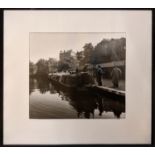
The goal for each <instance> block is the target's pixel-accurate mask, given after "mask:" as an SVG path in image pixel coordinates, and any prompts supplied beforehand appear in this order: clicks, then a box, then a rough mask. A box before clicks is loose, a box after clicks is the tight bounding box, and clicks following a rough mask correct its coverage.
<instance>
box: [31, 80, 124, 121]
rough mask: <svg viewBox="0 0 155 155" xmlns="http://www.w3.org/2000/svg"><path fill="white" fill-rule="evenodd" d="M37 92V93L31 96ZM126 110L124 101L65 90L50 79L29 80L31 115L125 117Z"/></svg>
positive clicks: (95, 94)
mask: <svg viewBox="0 0 155 155" xmlns="http://www.w3.org/2000/svg"><path fill="white" fill-rule="evenodd" d="M36 91H38V92H37V93H38V94H37V96H33V97H32V95H33V94H35V93H36ZM48 93H50V94H51V96H50V95H48V96H47V94H48ZM45 96H46V97H45ZM50 97H52V98H51V99H49V100H47V98H50ZM37 98H39V101H38V99H37ZM57 102H58V103H57ZM55 103H57V104H55ZM44 105H46V108H45V107H43V106H44ZM60 105H61V106H60ZM34 107H35V108H34ZM32 109H33V110H32ZM45 109H48V112H47V110H46V111H45ZM124 113H125V104H124V103H123V102H122V101H117V100H113V99H110V98H107V97H105V96H103V95H101V94H98V93H95V92H90V91H85V92H78V91H70V90H65V89H62V88H61V87H59V86H58V85H56V84H55V83H53V82H49V81H48V80H47V79H30V117H31V118H114V117H115V118H120V117H121V118H122V117H125V115H124Z"/></svg>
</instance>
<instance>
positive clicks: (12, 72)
mask: <svg viewBox="0 0 155 155" xmlns="http://www.w3.org/2000/svg"><path fill="white" fill-rule="evenodd" d="M153 12H154V11H153V10H151V9H142V10H136V9H135V10H125V9H123V10H120V9H114V10H112V9H106V10H104V9H98V10H97V9H70V10H69V9H47V10H43V9H37V10H33V9H26V10H18V9H5V10H2V11H1V14H2V15H1V16H2V17H3V27H2V31H3V45H2V47H3V55H4V57H3V68H4V72H3V79H4V80H3V105H2V106H1V109H2V122H3V124H2V125H3V126H2V137H3V138H2V146H21V145H22V146H31V145H32V146H47V145H48V146H57V145H58V146H62V145H64V146H69V145H74V146H79V145H80V146H84V145H89V146H90V145H91V146H92V145H95V146H104V145H111V146H112V145H118V146H122V145H145V146H152V145H153V131H152V129H153V97H152V91H153V90H152V84H153V83H152V70H153V69H152V68H153V61H152V60H153V59H152V53H153V52H152V51H153V46H152V45H153V38H152V34H153V15H154V14H153Z"/></svg>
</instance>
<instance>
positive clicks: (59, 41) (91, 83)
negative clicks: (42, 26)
mask: <svg viewBox="0 0 155 155" xmlns="http://www.w3.org/2000/svg"><path fill="white" fill-rule="evenodd" d="M29 45H30V47H29V52H30V58H29V59H30V60H29V118H30V119H124V118H125V111H126V103H125V73H126V33H125V32H118V33H116V32H115V33H114V32H108V33H107V32H97V33H95V32H94V33H93V32H87V33H80V32H78V33H77V32H75V33H73V32H72V33H71V32H65V33H64V32H55V33H52V32H46V33H45V32H30V33H29Z"/></svg>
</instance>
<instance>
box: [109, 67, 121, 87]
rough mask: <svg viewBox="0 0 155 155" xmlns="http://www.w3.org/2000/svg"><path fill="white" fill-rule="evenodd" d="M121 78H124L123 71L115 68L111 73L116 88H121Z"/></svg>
mask: <svg viewBox="0 0 155 155" xmlns="http://www.w3.org/2000/svg"><path fill="white" fill-rule="evenodd" d="M121 76H122V71H121V69H120V68H118V67H116V66H115V67H114V68H113V69H112V72H111V77H112V83H113V87H114V88H118V87H119V81H120V78H121Z"/></svg>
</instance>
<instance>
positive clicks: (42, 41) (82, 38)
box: [30, 32, 125, 63]
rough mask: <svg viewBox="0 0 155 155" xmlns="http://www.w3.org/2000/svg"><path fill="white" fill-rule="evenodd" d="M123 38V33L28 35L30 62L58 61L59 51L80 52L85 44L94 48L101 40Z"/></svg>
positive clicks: (40, 33)
mask: <svg viewBox="0 0 155 155" xmlns="http://www.w3.org/2000/svg"><path fill="white" fill-rule="evenodd" d="M121 37H125V33H52V32H51V33H50V32H48V33H44V32H34V33H30V61H32V62H34V63H36V62H37V61H38V60H39V59H40V58H44V59H49V58H55V59H57V60H59V52H60V51H61V50H70V49H72V50H73V51H74V52H77V51H81V50H82V49H83V46H84V45H85V43H92V44H93V46H95V45H96V44H97V43H99V42H100V41H101V40H103V39H112V38H121Z"/></svg>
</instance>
